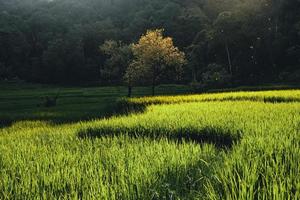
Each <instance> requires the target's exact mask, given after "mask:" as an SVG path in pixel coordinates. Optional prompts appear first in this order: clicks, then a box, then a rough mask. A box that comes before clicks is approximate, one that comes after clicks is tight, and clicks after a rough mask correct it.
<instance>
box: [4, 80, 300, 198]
mask: <svg viewBox="0 0 300 200" xmlns="http://www.w3.org/2000/svg"><path fill="white" fill-rule="evenodd" d="M1 87H2V88H1ZM0 88H1V94H0V95H1V96H0V99H1V100H3V101H1V103H0V109H1V114H0V116H1V119H3V121H5V120H6V121H10V124H6V125H5V126H4V127H3V128H1V129H0V152H1V154H0V177H1V179H0V199H245V200H246V199H247V200H248V199H253V200H254V199H274V200H276V199H300V177H299V176H298V174H300V167H299V166H300V91H299V90H282V91H280V90H278V91H264V92H235V93H218V94H203V95H179V96H161V97H146V98H139V96H143V95H144V94H148V93H147V92H149V91H146V92H143V91H144V89H143V88H139V89H137V90H136V95H137V97H138V98H132V99H122V100H119V101H118V102H116V100H117V99H118V98H119V97H122V96H124V95H125V94H126V88H86V89H84V88H63V89H62V91H63V92H62V97H61V99H60V100H59V104H58V106H57V107H55V108H47V109H46V108H40V107H36V104H38V101H39V100H38V99H37V98H38V97H40V96H43V95H47V94H55V92H56V90H57V89H54V88H51V87H49V88H44V87H42V86H36V85H32V86H28V87H27V88H22V90H21V89H17V88H16V87H15V86H11V88H9V87H8V86H0ZM4 90H6V92H4ZM165 91H168V93H166V92H165ZM184 91H185V88H184V87H183V88H181V89H177V88H174V87H171V86H170V87H167V88H164V87H162V88H160V94H180V93H181V94H182V93H184ZM22 99H27V100H24V101H23V100H22ZM116 106H117V108H120V109H121V107H124V108H125V109H128V108H130V109H131V111H135V110H132V109H137V110H136V111H139V112H131V113H128V114H127V115H125V114H124V113H123V114H121V113H119V114H118V112H117V110H116V109H114V108H116ZM118 106H119V107H118ZM120 106H121V107H120ZM141 107H142V109H141ZM114 112H115V113H114ZM41 113H44V114H41ZM108 113H109V114H108ZM45 116H46V117H45ZM105 116H109V117H105ZM97 118H98V119H97ZM28 119H32V120H28ZM79 120H84V121H79ZM55 122H59V123H55ZM2 124H4V123H2Z"/></svg>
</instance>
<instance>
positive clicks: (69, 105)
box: [0, 83, 190, 126]
mask: <svg viewBox="0 0 300 200" xmlns="http://www.w3.org/2000/svg"><path fill="white" fill-rule="evenodd" d="M189 90H190V89H189V88H188V87H187V86H179V85H164V86H159V87H158V88H157V93H158V94H170V95H171V94H183V93H187V92H189ZM0 91H1V92H0V126H1V125H2V126H3V125H8V124H10V123H12V122H14V121H20V120H47V121H51V122H55V123H65V122H76V121H79V120H91V119H95V118H102V117H105V116H110V115H112V114H115V113H118V112H119V111H118V110H116V103H117V102H116V101H117V99H118V98H120V97H124V96H126V95H127V88H125V87H86V88H82V87H81V88H80V87H61V88H56V87H53V86H45V85H33V84H25V83H18V84H16V83H14V84H11V83H7V84H4V83H2V84H0ZM57 94H59V97H58V101H57V106H55V107H51V108H46V107H45V106H43V103H44V101H45V100H44V99H45V97H46V96H49V97H54V96H56V95H57ZM150 94H151V89H150V88H143V87H139V88H134V90H133V95H134V96H144V95H150Z"/></svg>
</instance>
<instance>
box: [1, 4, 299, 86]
mask: <svg viewBox="0 0 300 200" xmlns="http://www.w3.org/2000/svg"><path fill="white" fill-rule="evenodd" d="M299 10H300V2H299V0H288V1H286V0H248V1H244V0H227V1H215V0H184V1H182V0H165V1H161V0H22V1H20V0H10V1H7V0H0V79H1V80H3V79H12V78H15V77H18V78H19V79H22V80H26V81H30V82H39V83H55V84H82V83H84V84H86V83H89V84H102V85H107V84H122V83H123V76H124V74H125V69H126V68H127V66H125V65H129V63H131V65H137V62H134V63H132V62H128V60H126V59H128V57H127V58H126V56H125V55H129V54H127V53H128V52H126V51H128V49H129V45H130V44H132V43H137V42H138V40H139V38H140V37H141V35H142V34H144V33H145V32H146V31H147V30H155V29H164V30H165V35H166V36H167V37H171V38H172V39H173V42H174V46H176V47H178V48H179V49H180V50H182V51H183V52H184V53H185V55H186V58H187V67H185V68H184V71H183V72H182V73H183V76H182V77H183V78H182V80H181V83H190V82H192V81H197V82H200V83H202V82H205V80H206V79H204V78H203V77H204V75H205V74H209V73H210V72H211V71H215V70H219V71H218V72H216V73H217V74H224V73H225V72H226V76H227V75H228V74H229V75H230V76H231V78H230V81H229V83H228V84H229V85H242V84H261V83H271V82H291V83H292V82H299V80H300V56H299V55H300V12H299ZM105 41H121V42H116V44H114V45H115V47H114V53H113V54H111V53H107V52H106V51H105V50H104V51H103V49H102V50H99V46H101V45H104V46H105ZM153 51H154V50H153ZM117 54H118V55H117ZM124 59H125V60H124ZM216 65H217V66H218V67H214V68H213V69H212V68H211V67H212V66H216ZM136 67H138V66H136ZM174 76H176V75H175V74H171V73H170V74H169V76H168V77H164V78H163V80H162V82H165V83H173V82H175V81H177V80H175V78H174ZM211 85H212V87H213V83H212V84H211Z"/></svg>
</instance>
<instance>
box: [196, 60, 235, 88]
mask: <svg viewBox="0 0 300 200" xmlns="http://www.w3.org/2000/svg"><path fill="white" fill-rule="evenodd" d="M207 69H208V70H207V71H206V72H204V73H203V74H202V75H201V79H202V80H201V83H202V86H203V87H204V88H207V89H211V88H220V87H222V88H223V87H228V86H229V85H230V80H231V75H230V74H229V73H228V72H227V71H226V70H225V69H224V68H223V67H222V65H218V64H216V63H212V64H209V65H208V66H207Z"/></svg>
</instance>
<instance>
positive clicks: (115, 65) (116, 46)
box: [100, 40, 132, 83]
mask: <svg viewBox="0 0 300 200" xmlns="http://www.w3.org/2000/svg"><path fill="white" fill-rule="evenodd" d="M100 51H101V52H102V53H103V54H104V55H105V56H106V57H107V59H106V62H105V63H104V66H103V67H102V69H101V76H102V77H104V78H105V79H107V80H108V82H111V83H120V82H121V81H122V77H123V76H124V75H125V71H126V68H127V67H128V66H129V64H130V62H131V60H132V52H131V48H130V47H129V46H128V45H124V44H122V42H117V41H114V40H107V41H105V42H104V44H102V45H101V46H100Z"/></svg>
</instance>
